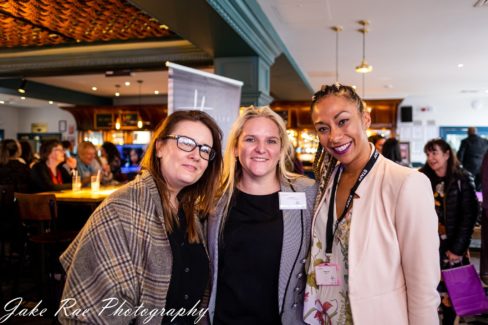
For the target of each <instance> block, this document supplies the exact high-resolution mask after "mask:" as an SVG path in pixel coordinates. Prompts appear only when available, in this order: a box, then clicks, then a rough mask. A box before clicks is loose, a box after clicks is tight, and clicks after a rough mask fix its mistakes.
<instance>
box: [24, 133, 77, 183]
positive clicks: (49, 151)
mask: <svg viewBox="0 0 488 325" xmlns="http://www.w3.org/2000/svg"><path fill="white" fill-rule="evenodd" d="M40 155H41V159H40V160H39V161H38V162H37V163H36V164H35V165H34V166H32V180H33V183H34V188H35V191H36V192H48V191H60V190H66V189H71V181H72V179H71V174H70V173H69V172H68V169H69V170H73V169H75V168H76V159H74V158H69V159H67V160H66V162H65V156H64V150H63V146H62V145H61V142H60V141H58V140H48V141H45V142H43V143H42V145H41V149H40ZM63 164H66V165H68V168H64V167H63Z"/></svg>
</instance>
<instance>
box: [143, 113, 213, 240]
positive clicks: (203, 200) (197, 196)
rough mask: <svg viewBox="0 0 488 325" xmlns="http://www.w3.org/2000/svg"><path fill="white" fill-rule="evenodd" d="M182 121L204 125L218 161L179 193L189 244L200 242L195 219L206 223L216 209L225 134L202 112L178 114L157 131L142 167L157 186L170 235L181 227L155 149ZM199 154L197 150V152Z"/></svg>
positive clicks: (168, 118)
mask: <svg viewBox="0 0 488 325" xmlns="http://www.w3.org/2000/svg"><path fill="white" fill-rule="evenodd" d="M183 121H194V122H201V123H203V124H204V125H205V126H206V127H207V128H208V129H209V130H210V133H211V134H212V140H213V146H212V148H213V149H214V150H215V153H216V154H215V158H214V159H212V160H211V161H209V162H208V166H207V169H206V170H205V172H204V173H203V175H202V177H200V179H199V180H198V181H197V182H196V183H194V184H192V185H189V186H187V187H185V188H183V189H182V190H181V191H180V193H178V200H179V202H180V206H181V207H182V209H183V211H184V212H185V218H186V221H187V225H188V230H187V233H188V240H189V242H190V243H198V242H200V240H201V239H200V238H199V237H198V233H197V231H196V224H195V222H196V220H195V215H198V217H199V218H200V219H204V218H206V217H207V216H208V214H209V213H211V212H212V211H213V209H214V207H215V200H216V197H215V194H216V192H217V189H218V187H219V183H220V177H221V173H222V131H221V130H220V128H219V126H218V125H217V123H216V122H215V121H214V119H213V118H212V117H210V115H208V114H207V113H205V112H202V111H193V110H192V111H176V112H174V113H172V114H171V115H169V116H168V117H167V118H166V119H165V120H163V122H162V123H161V124H160V125H159V126H158V127H157V129H156V130H155V132H154V136H153V138H152V139H151V142H150V143H149V145H148V146H147V149H146V153H145V154H144V156H143V158H142V161H141V167H142V168H143V169H145V170H147V171H149V173H151V175H152V177H153V178H154V180H155V182H156V186H157V188H158V191H159V194H160V196H161V200H162V205H163V215H164V224H165V226H166V230H167V231H168V233H171V232H172V231H173V227H174V225H177V224H178V216H177V213H178V211H173V209H171V204H170V197H169V190H168V184H167V182H166V180H165V179H164V175H163V174H162V172H161V163H160V159H159V158H158V157H157V156H156V151H157V149H156V147H157V145H158V143H159V142H162V141H165V140H164V138H165V137H166V136H167V135H170V134H171V133H172V132H173V130H174V129H175V128H176V126H177V125H178V123H180V122H183ZM195 150H198V149H195Z"/></svg>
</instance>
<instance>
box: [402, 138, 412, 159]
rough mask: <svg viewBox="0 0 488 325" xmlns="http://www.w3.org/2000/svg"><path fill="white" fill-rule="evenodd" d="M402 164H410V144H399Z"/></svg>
mask: <svg viewBox="0 0 488 325" xmlns="http://www.w3.org/2000/svg"><path fill="white" fill-rule="evenodd" d="M400 154H401V156H402V163H406V164H410V163H411V162H410V142H400Z"/></svg>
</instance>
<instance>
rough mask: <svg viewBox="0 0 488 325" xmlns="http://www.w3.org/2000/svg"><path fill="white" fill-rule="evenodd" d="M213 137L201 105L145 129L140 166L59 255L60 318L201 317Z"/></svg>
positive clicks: (214, 171) (215, 150) (217, 138)
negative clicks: (149, 133)
mask: <svg viewBox="0 0 488 325" xmlns="http://www.w3.org/2000/svg"><path fill="white" fill-rule="evenodd" d="M221 136H222V134H221V131H220V129H219V128H218V126H217V124H216V123H215V121H214V120H213V119H212V118H211V117H210V116H208V115H207V114H206V113H204V112H200V111H177V112H175V113H173V114H171V115H169V116H168V117H167V118H166V120H165V121H164V123H163V124H162V125H161V126H160V127H159V128H158V129H157V130H156V131H155V132H154V137H153V139H152V140H151V143H150V144H149V145H148V149H147V151H146V153H145V155H144V157H143V160H142V163H141V166H142V168H143V172H142V174H141V175H139V176H138V177H137V178H136V179H135V180H134V181H132V182H130V183H128V184H127V185H126V186H124V187H123V188H121V189H120V190H118V191H117V192H115V193H114V194H112V195H111V196H110V197H109V198H107V199H106V200H105V201H104V202H103V203H102V204H101V206H100V207H98V209H97V210H96V211H95V212H94V214H93V215H92V216H91V217H90V219H89V221H88V222H87V224H86V225H85V227H84V228H83V229H82V231H81V232H80V234H79V235H78V237H77V238H76V239H75V241H74V242H73V243H72V244H71V246H70V247H69V248H68V249H67V250H66V252H64V254H63V255H62V256H61V262H62V264H63V266H64V268H65V269H66V274H67V279H66V285H65V288H64V292H63V299H65V300H62V304H63V302H64V305H62V307H64V308H63V309H62V312H61V313H60V314H59V319H60V320H61V322H62V323H63V322H66V323H69V322H71V321H73V320H76V321H80V322H86V323H92V324H95V323H96V324H101V323H104V324H122V323H124V324H128V323H130V322H132V321H134V322H135V323H137V324H139V323H141V324H142V323H145V324H166V323H168V324H169V323H171V324H193V322H194V321H196V320H199V319H200V318H201V317H203V315H204V311H205V307H206V306H204V305H202V303H201V301H202V298H203V294H204V291H205V289H207V286H208V284H209V261H208V255H207V252H206V248H205V246H204V244H203V242H204V241H203V233H202V229H201V221H202V219H203V218H204V217H205V216H207V214H208V213H209V212H210V211H211V210H212V208H213V207H214V193H216V190H217V187H218V184H219V176H220V172H221V166H222V154H221ZM70 298H72V299H70ZM70 304H71V305H70ZM67 307H69V308H67ZM76 309H79V310H83V311H86V312H85V313H81V312H79V313H76V312H75V311H76ZM171 310H173V311H175V310H176V311H179V312H178V315H176V314H177V313H176V312H174V313H171V312H170V311H171ZM190 314H191V316H189V315H190ZM175 315H176V316H175Z"/></svg>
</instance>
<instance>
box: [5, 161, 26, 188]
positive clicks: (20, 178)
mask: <svg viewBox="0 0 488 325" xmlns="http://www.w3.org/2000/svg"><path fill="white" fill-rule="evenodd" d="M0 184H1V185H12V186H13V187H14V191H15V192H20V193H30V192H32V179H31V171H30V168H29V166H27V165H26V164H24V163H21V162H20V161H18V160H16V159H15V160H14V159H12V160H9V161H8V163H6V164H5V165H0Z"/></svg>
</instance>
